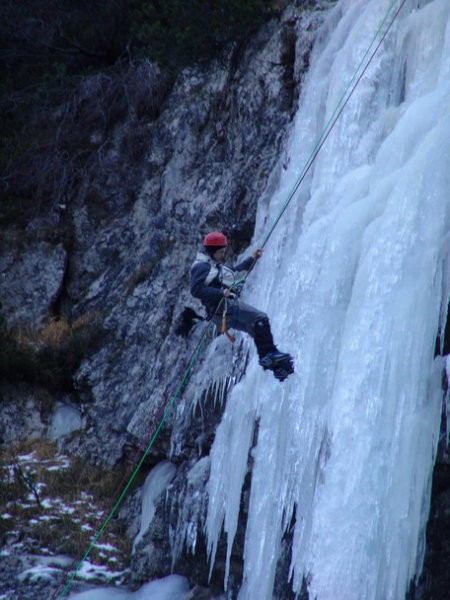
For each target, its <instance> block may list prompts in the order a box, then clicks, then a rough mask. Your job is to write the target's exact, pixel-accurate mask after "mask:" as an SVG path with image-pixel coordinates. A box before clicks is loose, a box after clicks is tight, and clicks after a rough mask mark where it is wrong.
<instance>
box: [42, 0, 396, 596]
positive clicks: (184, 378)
mask: <svg viewBox="0 0 450 600" xmlns="http://www.w3.org/2000/svg"><path fill="white" fill-rule="evenodd" d="M405 2H406V0H401V2H400V4H399V6H398V9H397V10H396V12H395V14H394V16H393V17H392V19H391V21H390V23H389V25H388V27H387V28H386V31H385V32H384V34H383V35H382V36H381V38H380V40H379V42H378V44H377V46H376V47H375V50H374V51H373V52H372V55H371V56H370V58H369V60H368V62H367V64H366V65H365V67H364V69H363V70H362V71H361V73H360V74H359V76H358V71H359V70H360V69H361V67H362V65H363V63H364V61H365V59H366V57H367V56H368V55H369V53H370V51H371V48H372V47H373V45H374V44H375V41H376V39H377V37H378V36H379V34H380V32H381V31H382V29H383V28H384V25H385V23H386V22H387V21H388V19H389V15H390V14H391V12H392V11H393V9H394V5H395V4H396V0H392V3H391V6H390V7H389V9H388V11H387V13H386V15H385V16H384V18H383V20H382V21H381V23H380V26H379V27H378V29H377V31H376V33H375V35H374V37H373V39H372V41H371V43H370V45H369V47H368V48H367V50H366V52H365V53H364V56H363V58H362V59H361V61H360V63H359V65H358V67H357V69H356V71H355V73H354V75H353V77H352V78H351V79H350V82H349V83H348V85H347V87H346V89H345V91H344V93H343V94H342V96H341V98H340V99H339V101H338V103H337V105H336V108H335V110H334V111H333V113H332V115H331V117H330V118H329V119H328V121H327V123H326V125H325V127H324V129H323V131H322V134H321V135H320V136H319V138H318V139H317V141H316V143H315V144H314V147H313V149H312V151H311V153H310V155H309V157H308V159H307V161H306V163H305V165H304V167H303V169H302V172H301V174H300V175H299V177H298V179H297V181H296V182H295V184H294V186H293V188H292V190H291V191H290V193H289V194H288V196H287V198H286V200H285V202H284V204H283V206H282V208H281V210H280V211H279V213H278V215H277V217H276V218H275V220H274V221H273V223H272V226H271V227H270V229H269V231H268V233H267V234H266V236H265V238H264V240H263V242H262V245H261V247H262V248H264V246H265V245H266V244H267V242H268V240H269V238H270V237H271V235H272V233H273V231H274V230H275V228H276V226H277V225H278V223H279V221H280V219H281V218H282V216H283V214H284V213H285V212H286V209H287V207H288V206H289V204H290V203H291V201H292V199H293V197H294V195H295V193H296V192H297V190H298V188H299V187H300V185H301V183H302V181H303V180H304V179H305V177H306V175H307V173H308V171H309V169H310V168H311V166H312V164H313V162H314V160H315V159H316V157H317V155H318V153H319V152H320V149H321V148H322V146H323V144H324V143H325V141H326V139H327V138H328V136H329V135H330V132H331V130H332V129H333V127H334V125H335V123H336V121H337V120H338V118H339V116H340V115H341V113H342V111H343V110H344V108H345V106H346V104H347V103H348V101H349V100H350V97H351V95H352V93H353V92H354V90H355V88H356V86H357V85H358V83H359V81H360V80H361V78H362V76H363V75H364V73H365V71H366V70H367V68H368V66H369V65H370V63H371V62H372V60H373V58H374V56H375V54H376V52H377V51H378V49H379V47H380V46H381V44H382V42H383V40H384V39H385V37H386V35H387V33H388V32H389V30H390V28H391V26H392V24H393V23H394V21H395V19H396V18H397V16H398V14H399V12H400V10H401V9H402V7H403V5H404V4H405ZM353 82H355V83H353ZM255 264H256V260H255V261H254V263H253V265H252V267H251V268H250V269H249V271H248V272H247V275H248V274H249V273H250V271H251V270H252V268H253V266H254V265H255ZM245 281H246V279H245V278H244V279H243V280H239V281H238V282H236V285H237V284H240V283H242V284H244V283H245ZM222 303H223V299H222V300H221V302H220V304H219V306H218V307H217V309H216V312H215V314H217V312H218V311H219V309H220V306H221V304H222ZM211 324H212V318H211V320H210V321H209V323H208V326H207V327H206V328H205V331H204V332H203V335H202V337H201V339H200V341H199V343H198V344H197V347H196V348H195V350H194V352H193V353H192V355H191V358H190V360H189V363H188V366H187V367H186V369H185V371H184V373H183V375H182V377H181V379H180V381H179V383H178V386H177V388H176V390H175V392H174V393H173V394H172V396H171V397H170V400H169V402H168V403H167V405H166V407H165V409H164V413H163V416H162V418H161V419H160V421H159V423H158V426H157V427H156V429H155V431H154V432H153V434H152V435H151V438H150V441H149V443H148V445H147V447H146V449H145V452H144V454H143V456H142V457H141V459H140V460H139V462H138V463H137V465H136V467H135V468H134V470H133V473H132V475H131V477H130V478H129V479H128V481H127V483H126V485H125V487H124V488H123V490H122V492H121V494H120V496H119V497H118V499H117V501H116V502H115V504H114V506H113V507H112V509H111V510H110V512H109V514H108V516H107V517H106V519H105V520H104V522H103V524H102V525H101V527H100V528H99V530H98V532H97V533H96V535H95V536H94V538H93V539H92V541H91V543H90V544H89V547H88V548H87V550H86V552H85V553H84V555H83V556H82V558H81V559H80V560H79V561H78V563H77V564H76V567H75V569H74V571H73V573H72V574H71V576H70V577H69V578H67V580H66V583H65V585H64V588H63V589H62V591H61V593H59V589H58V590H56V592H55V595H54V596H52V598H63V597H64V596H65V594H66V593H67V591H68V590H69V588H70V587H71V585H72V583H73V580H74V579H75V577H76V576H77V574H78V572H79V570H80V569H81V566H82V564H83V562H84V561H85V560H86V559H87V557H88V556H89V555H90V553H91V552H92V550H93V548H94V547H95V544H96V543H97V541H98V540H99V538H100V536H101V535H102V533H103V531H104V530H105V529H106V527H107V526H108V524H109V522H110V521H111V519H112V517H113V516H114V514H115V513H116V511H117V510H118V508H119V506H120V505H121V503H122V501H123V499H124V497H125V495H126V494H127V492H128V490H129V488H130V486H131V485H132V483H133V481H134V480H135V478H136V476H137V474H138V472H139V471H140V469H141V467H142V464H143V462H144V461H145V459H146V457H147V455H148V453H149V452H150V450H151V448H152V446H153V444H154V442H155V440H156V438H157V437H158V435H159V432H160V431H161V429H162V427H163V425H164V423H165V421H166V419H167V416H168V414H169V412H170V410H171V409H172V406H173V404H174V402H175V400H176V399H177V398H178V396H179V394H180V392H181V390H182V389H183V387H184V385H185V383H186V382H187V380H188V379H189V376H190V373H191V371H192V369H193V367H194V365H195V363H196V362H197V359H198V356H199V354H200V351H201V349H202V347H203V345H204V341H205V339H206V335H207V333H208V332H209V330H210V327H211ZM60 587H61V586H60Z"/></svg>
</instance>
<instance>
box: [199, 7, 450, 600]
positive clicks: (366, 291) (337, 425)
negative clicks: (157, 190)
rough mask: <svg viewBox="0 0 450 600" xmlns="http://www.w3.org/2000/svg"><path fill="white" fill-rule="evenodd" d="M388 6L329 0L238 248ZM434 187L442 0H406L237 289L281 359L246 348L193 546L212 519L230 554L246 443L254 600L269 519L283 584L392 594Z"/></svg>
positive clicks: (365, 595)
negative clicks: (273, 168) (284, 551)
mask: <svg viewBox="0 0 450 600" xmlns="http://www.w3.org/2000/svg"><path fill="white" fill-rule="evenodd" d="M391 5H392V2H391V1H390V0H341V1H340V2H338V4H337V5H336V6H335V7H334V8H333V9H332V10H331V11H330V14H329V15H328V17H327V19H326V23H325V26H324V27H323V29H322V31H321V32H320V35H319V39H318V41H317V43H316V47H315V49H314V52H313V56H312V60H311V67H310V72H309V74H308V77H307V80H306V82H305V85H304V88H303V93H302V97H301V99H300V106H299V110H298V113H297V115H296V118H295V122H294V124H293V128H292V133H291V138H290V143H289V146H288V151H287V155H286V156H285V157H282V160H281V162H280V165H283V167H281V166H280V168H279V170H278V172H277V174H276V175H275V174H274V177H275V176H276V177H278V178H279V182H278V190H277V192H276V193H275V194H272V195H270V196H269V194H266V195H265V196H264V197H263V198H261V200H260V203H259V210H258V217H257V234H256V238H255V245H257V244H258V242H260V241H261V240H262V239H264V236H265V234H266V232H267V230H268V228H269V227H270V225H271V223H272V222H273V221H274V219H275V218H276V216H277V215H278V212H279V210H280V207H281V206H282V205H283V202H284V201H285V199H286V197H287V195H288V194H289V192H290V190H292V188H293V186H294V185H295V182H296V180H297V178H298V176H299V174H300V172H301V170H302V168H303V166H304V165H305V164H306V162H307V159H308V157H309V155H310V152H311V150H312V148H313V146H314V143H315V141H316V140H317V139H318V137H319V136H320V134H321V133H322V131H323V127H324V125H325V124H326V122H327V121H328V119H329V118H330V116H331V115H332V114H333V111H334V110H335V108H336V106H337V103H338V101H339V99H340V98H341V97H342V95H343V94H344V92H345V89H346V87H347V85H348V82H349V81H350V80H351V78H352V77H353V75H354V73H355V71H356V69H357V67H358V65H359V64H360V61H361V59H362V57H363V56H364V53H365V52H366V50H367V48H368V46H369V43H370V40H371V39H372V38H373V36H374V33H375V32H376V31H377V29H378V27H379V25H380V23H381V21H382V19H383V17H384V15H385V14H386V13H387V11H388V10H389V7H390V6H391ZM395 5H396V6H398V4H396V3H395ZM449 190H450V2H449V1H448V0H434V1H428V2H425V1H423V2H420V1H417V0H416V1H412V0H407V2H406V3H405V5H404V6H403V8H402V10H401V12H400V14H399V16H398V18H397V19H396V21H395V23H394V25H393V27H392V28H391V30H390V32H389V33H388V35H387V37H386V39H385V40H384V42H383V44H382V45H381V47H380V49H379V51H378V53H377V55H376V57H375V59H374V60H373V62H372V63H371V65H370V67H369V68H368V70H367V71H366V73H365V74H364V76H363V77H362V79H361V81H360V83H359V84H358V86H357V88H356V90H355V92H354V94H353V95H352V96H351V99H350V101H349V103H348V105H347V107H346V108H345V111H344V112H343V114H342V115H341V117H340V119H339V121H338V123H337V124H336V126H335V127H334V129H333V131H332V133H331V135H330V137H329V139H328V140H327V142H326V144H325V146H324V147H323V149H322V151H321V152H320V154H319V157H318V158H317V160H316V161H315V163H314V166H313V169H312V170H311V172H310V174H309V175H308V177H307V178H306V180H305V181H304V183H303V185H302V186H301V188H300V189H299V192H298V194H297V195H296V197H295V198H294V200H293V202H292V203H291V205H290V206H289V209H288V212H287V213H286V214H285V216H284V217H283V218H282V220H281V221H280V223H279V225H278V226H277V228H276V229H275V231H274V233H273V235H272V236H271V237H270V239H269V242H268V244H267V247H266V250H265V254H264V257H263V259H262V260H261V261H260V263H259V264H258V266H257V268H256V269H255V271H254V272H253V273H252V275H251V280H250V281H249V283H248V286H247V289H246V292H245V300H246V301H249V302H251V303H253V304H255V305H257V306H258V307H260V308H262V309H264V310H266V311H267V312H268V314H269V315H270V316H271V322H272V326H273V330H274V333H275V338H276V342H277V344H278V346H279V347H280V349H282V350H284V351H288V352H290V353H292V354H293V355H294V356H295V361H296V374H295V375H294V376H293V377H291V378H289V379H288V380H287V381H286V382H285V383H283V384H281V385H280V384H279V383H278V382H277V381H276V380H275V379H273V378H272V377H271V374H270V373H266V372H263V371H262V370H261V369H260V367H259V366H258V364H257V357H256V353H254V354H253V357H252V359H251V361H250V364H249V367H248V369H247V373H246V375H245V377H244V379H242V381H241V382H240V383H239V384H238V385H237V386H236V387H235V388H234V390H233V392H232V393H231V395H230V397H229V398H228V400H227V406H226V410H225V413H224V417H223V420H222V422H221V424H220V426H219V428H218V430H217V434H216V439H215V442H214V445H213V448H212V452H211V475H210V480H209V488H208V492H209V506H208V515H207V523H206V528H207V535H208V543H209V549H210V553H211V560H214V557H215V551H216V547H217V543H218V538H219V535H220V533H221V531H222V528H223V529H224V530H225V531H226V532H227V534H228V547H229V554H230V551H231V546H232V543H233V539H234V535H235V533H236V528H237V522H238V515H239V509H240V500H241V491H242V486H243V483H244V477H245V474H246V471H247V461H248V457H249V452H250V451H251V455H252V458H253V471H252V477H251V495H250V504H249V513H248V522H247V530H246V541H245V550H244V581H243V585H242V587H241V590H240V593H239V599H240V600H253V599H254V598H258V600H269V599H271V598H272V590H273V584H274V577H275V571H276V566H277V560H278V557H279V553H280V544H281V539H282V536H283V534H284V533H285V532H286V531H287V529H288V528H290V535H292V539H293V545H292V560H291V576H292V585H293V589H294V590H295V591H299V590H300V588H301V585H302V580H303V578H304V577H306V578H307V579H308V582H309V590H310V594H311V595H310V597H311V598H317V600H389V599H395V600H403V599H404V597H405V593H406V591H407V588H408V585H409V582H410V580H411V578H413V577H414V575H415V574H417V573H418V571H419V570H420V567H421V561H422V552H423V533H424V527H425V523H426V518H427V514H428V503H429V491H430V477H431V471H432V465H433V460H434V453H435V448H436V442H437V437H438V431H439V418H440V407H441V400H442V393H441V390H440V378H441V370H442V360H441V359H439V358H438V359H434V344H435V338H436V334H437V329H438V325H439V319H440V315H441V314H443V313H444V312H445V311H442V306H443V305H446V303H447V301H448V291H449V290H448V274H445V273H444V269H445V266H446V264H447V259H448V256H447V255H448V250H449V238H448V231H449V220H450V216H449V212H450V210H449V209H450V194H449ZM255 431H257V442H256V445H255V446H254V447H252V444H253V440H254V432H255Z"/></svg>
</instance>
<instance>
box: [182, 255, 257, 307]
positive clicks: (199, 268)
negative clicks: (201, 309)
mask: <svg viewBox="0 0 450 600" xmlns="http://www.w3.org/2000/svg"><path fill="white" fill-rule="evenodd" d="M253 262H254V259H253V258H252V257H251V256H250V257H248V258H246V259H245V260H243V261H242V262H240V263H239V264H237V265H236V266H235V267H233V268H230V267H228V266H226V265H221V264H219V263H216V261H214V260H213V259H212V258H211V257H210V256H208V255H207V254H204V253H203V252H199V253H198V254H197V258H196V259H195V261H194V263H193V265H192V267H191V294H192V295H193V296H194V297H195V298H198V299H199V300H200V301H201V302H202V304H203V306H205V307H206V310H207V311H208V316H211V315H212V314H213V313H214V311H215V310H216V308H217V306H218V304H219V302H220V301H221V300H222V298H223V292H224V290H225V289H229V288H231V287H232V286H233V283H234V282H236V281H237V280H238V279H239V272H241V273H242V274H245V272H246V271H248V270H249V269H250V268H251V266H252V264H253Z"/></svg>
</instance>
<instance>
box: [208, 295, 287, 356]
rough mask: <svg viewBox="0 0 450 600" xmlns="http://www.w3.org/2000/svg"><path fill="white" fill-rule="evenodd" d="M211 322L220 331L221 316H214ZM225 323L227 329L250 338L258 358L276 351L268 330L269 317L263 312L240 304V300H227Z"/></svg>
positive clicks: (244, 303)
mask: <svg viewBox="0 0 450 600" xmlns="http://www.w3.org/2000/svg"><path fill="white" fill-rule="evenodd" d="M213 322H214V324H215V325H216V326H217V327H218V328H219V329H220V326H221V323H222V315H221V314H218V315H216V316H215V317H214V318H213ZM226 322H227V328H228V329H237V330H238V331H245V332H246V333H248V334H250V335H251V336H252V338H253V340H254V342H255V345H256V349H257V351H258V355H259V357H260V358H262V357H263V356H265V355H266V354H267V353H268V352H272V351H273V350H276V347H275V345H274V342H273V337H272V332H271V330H270V323H269V317H268V316H267V315H266V313H265V312H262V311H261V310H258V309H257V308H254V307H253V306H251V305H250V304H247V303H246V302H242V300H227V301H226Z"/></svg>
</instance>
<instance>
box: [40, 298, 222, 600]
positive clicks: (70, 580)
mask: <svg viewBox="0 0 450 600" xmlns="http://www.w3.org/2000/svg"><path fill="white" fill-rule="evenodd" d="M220 304H222V302H220ZM220 304H219V306H218V308H217V310H219V307H220ZM211 324H212V320H210V321H209V323H208V326H207V327H206V328H205V330H204V332H203V334H202V336H201V338H200V341H199V342H198V344H197V346H196V348H195V349H194V351H193V353H192V354H191V357H190V360H189V363H188V366H187V367H186V369H185V370H184V373H183V376H182V377H181V379H180V381H179V383H178V385H177V388H176V390H175V392H174V393H173V394H172V396H171V398H170V400H169V402H168V403H167V405H166V407H165V409H164V413H163V416H162V418H161V419H160V421H159V423H158V426H157V427H156V429H155V431H154V432H153V434H152V435H151V438H150V441H149V443H148V445H147V447H146V449H145V452H144V454H143V456H142V457H141V459H140V460H139V462H138V463H137V465H136V467H135V468H134V470H133V473H132V474H131V476H130V478H129V479H128V481H127V484H126V485H125V487H124V488H123V490H122V492H121V494H120V496H119V497H118V499H117V501H116V502H115V504H114V506H113V507H112V508H111V510H110V512H109V514H108V516H107V517H106V519H105V520H104V522H103V524H102V525H101V527H100V528H99V530H98V532H97V533H96V534H95V536H94V537H93V539H92V540H91V542H90V544H89V547H88V548H87V550H86V552H85V553H84V554H83V556H82V557H81V558H80V560H79V561H78V562H77V564H76V567H75V568H74V570H73V573H72V574H71V575H70V577H69V578H67V580H66V583H65V585H64V588H63V589H62V591H61V592H59V590H57V591H56V594H55V595H54V596H52V598H63V597H64V596H65V595H66V593H67V592H68V590H69V588H70V587H71V585H72V583H73V580H74V579H75V577H76V576H77V574H78V572H79V571H80V569H81V567H82V565H83V562H84V561H85V560H86V559H87V557H88V556H89V555H90V553H91V552H92V550H93V549H94V547H95V545H96V543H97V542H98V540H99V538H100V537H101V535H102V533H103V532H104V530H105V529H106V527H107V526H108V524H109V522H110V521H111V519H112V518H113V516H114V514H115V513H116V511H117V510H118V508H119V506H120V505H121V504H122V501H123V499H124V498H125V496H126V494H127V492H128V490H129V489H130V487H131V485H132V483H133V481H134V480H135V479H136V476H137V474H138V472H139V471H140V469H141V467H142V464H143V463H144V461H145V459H146V457H147V455H148V453H149V452H150V450H151V448H152V446H153V444H154V442H155V440H156V438H157V437H158V435H159V432H160V431H161V429H162V427H163V425H164V423H165V421H166V419H167V416H168V414H169V412H170V410H171V409H172V406H173V404H174V402H175V400H176V399H177V398H178V396H179V394H180V392H181V390H182V389H183V387H184V385H185V383H186V381H187V380H188V378H189V376H190V373H191V371H192V369H193V367H194V365H195V363H196V362H197V359H198V356H199V354H200V351H201V349H202V347H203V345H204V342H205V339H206V336H207V334H208V332H209V330H210V329H211Z"/></svg>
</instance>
